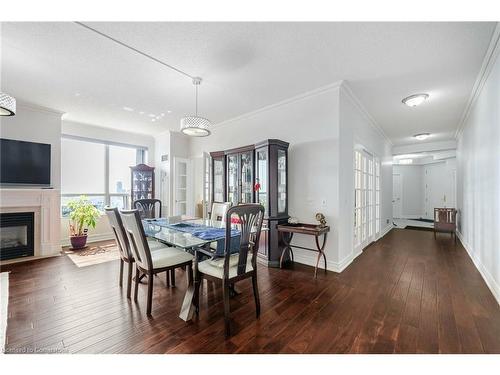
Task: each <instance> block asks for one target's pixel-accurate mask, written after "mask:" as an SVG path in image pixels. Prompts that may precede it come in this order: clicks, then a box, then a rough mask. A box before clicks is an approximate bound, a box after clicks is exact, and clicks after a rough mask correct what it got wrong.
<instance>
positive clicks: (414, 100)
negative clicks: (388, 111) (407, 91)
mask: <svg viewBox="0 0 500 375" xmlns="http://www.w3.org/2000/svg"><path fill="white" fill-rule="evenodd" d="M428 98H429V94H415V95H410V96H408V97H406V98H404V99H403V100H402V102H403V103H404V104H406V105H407V106H408V107H416V106H417V105H420V104H422V103H423V102H425V101H426V100H427V99H428Z"/></svg>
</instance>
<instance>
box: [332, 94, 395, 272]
mask: <svg viewBox="0 0 500 375" xmlns="http://www.w3.org/2000/svg"><path fill="white" fill-rule="evenodd" d="M355 146H362V147H364V148H365V149H366V150H367V151H368V152H370V153H371V154H373V155H374V156H376V157H378V158H380V161H381V171H380V190H381V215H380V222H381V223H380V226H381V234H382V235H383V234H385V233H386V232H387V231H388V230H390V229H391V228H392V146H391V143H390V142H389V140H388V139H387V138H386V137H385V136H384V135H383V134H382V133H381V131H380V130H379V129H378V127H377V126H376V124H375V123H374V121H373V120H372V119H371V118H370V117H369V115H368V114H367V113H366V112H365V111H364V109H363V108H362V107H361V104H360V103H359V101H358V100H357V99H356V97H355V96H354V94H353V93H352V91H351V90H350V89H349V87H348V86H347V85H346V84H343V85H342V87H341V90H340V162H339V165H340V166H341V168H340V174H339V181H340V190H339V191H340V217H341V218H342V220H339V224H340V228H339V260H338V267H339V269H343V268H345V267H346V266H347V265H349V263H350V262H352V260H353V259H354V258H355V257H356V256H358V255H359V253H358V254H355V253H354V242H353V233H354V231H353V223H354V148H355Z"/></svg>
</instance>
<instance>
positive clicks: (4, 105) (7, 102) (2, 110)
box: [0, 92, 16, 116]
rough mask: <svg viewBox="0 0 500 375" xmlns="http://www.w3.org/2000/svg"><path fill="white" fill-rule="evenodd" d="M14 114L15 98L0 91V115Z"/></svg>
mask: <svg viewBox="0 0 500 375" xmlns="http://www.w3.org/2000/svg"><path fill="white" fill-rule="evenodd" d="M15 114H16V99H14V98H13V97H12V96H10V95H7V94H5V93H3V92H0V116H14V115H15Z"/></svg>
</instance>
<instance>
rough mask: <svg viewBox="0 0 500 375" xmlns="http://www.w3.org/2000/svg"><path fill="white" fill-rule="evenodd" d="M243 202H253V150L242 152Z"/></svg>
mask: <svg viewBox="0 0 500 375" xmlns="http://www.w3.org/2000/svg"><path fill="white" fill-rule="evenodd" d="M240 160H241V161H240V163H241V197H240V199H241V202H240V203H252V202H253V187H254V185H253V163H252V152H245V153H242V154H241V159H240Z"/></svg>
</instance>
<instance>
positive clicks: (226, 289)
mask: <svg viewBox="0 0 500 375" xmlns="http://www.w3.org/2000/svg"><path fill="white" fill-rule="evenodd" d="M229 293H230V291H229V284H225V283H223V285H222V296H223V299H224V333H225V336H226V337H229V336H230V334H231V328H230V321H231V310H230V306H229Z"/></svg>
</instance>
